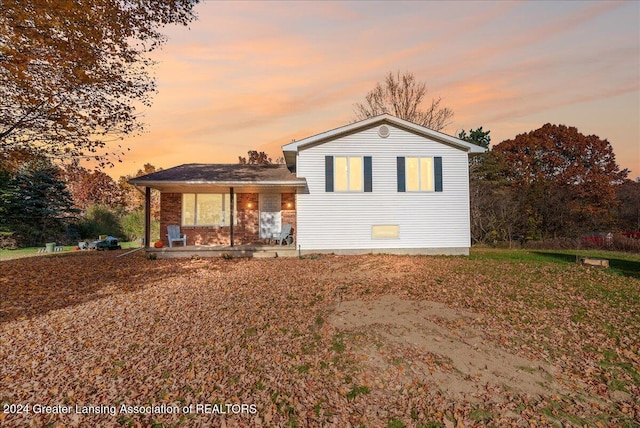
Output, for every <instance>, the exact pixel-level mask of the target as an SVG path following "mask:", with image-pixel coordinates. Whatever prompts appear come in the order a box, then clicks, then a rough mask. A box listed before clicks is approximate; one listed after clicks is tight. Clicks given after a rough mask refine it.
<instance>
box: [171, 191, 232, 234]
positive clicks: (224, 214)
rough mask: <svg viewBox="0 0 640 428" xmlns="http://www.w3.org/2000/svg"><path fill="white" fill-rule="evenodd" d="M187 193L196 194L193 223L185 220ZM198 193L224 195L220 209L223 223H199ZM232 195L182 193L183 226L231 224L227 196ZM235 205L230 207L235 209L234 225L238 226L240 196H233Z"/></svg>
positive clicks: (181, 219) (181, 218)
mask: <svg viewBox="0 0 640 428" xmlns="http://www.w3.org/2000/svg"><path fill="white" fill-rule="evenodd" d="M185 195H194V196H195V198H194V208H193V224H186V223H185V220H184V196H185ZM198 195H222V198H221V199H220V200H221V204H222V208H221V210H220V212H221V213H222V214H221V216H220V217H221V219H222V223H220V224H208V223H205V224H200V223H198ZM230 197H231V195H229V194H228V193H183V194H182V202H181V204H180V205H181V208H180V211H181V212H180V222H181V224H182V226H184V227H223V226H229V224H230V222H229V219H230V213H227V212H226V211H225V208H226V200H227V198H230ZM233 205H234V207H233V208H231V207H229V209H230V210H231V209H233V213H234V216H233V225H234V226H236V225H237V224H238V198H237V196H236V197H235V198H233Z"/></svg>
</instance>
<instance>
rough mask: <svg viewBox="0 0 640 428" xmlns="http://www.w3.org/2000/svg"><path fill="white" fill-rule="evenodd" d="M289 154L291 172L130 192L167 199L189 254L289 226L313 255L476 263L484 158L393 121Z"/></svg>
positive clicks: (163, 175) (160, 184)
mask: <svg viewBox="0 0 640 428" xmlns="http://www.w3.org/2000/svg"><path fill="white" fill-rule="evenodd" d="M282 150H283V153H284V158H285V161H286V165H240V164H235V165H233V164H213V165H212V164H188V165H181V166H178V167H175V168H170V169H166V170H163V171H159V172H155V173H152V174H149V175H146V176H142V177H138V178H135V179H132V180H131V181H130V183H132V184H134V185H136V186H139V187H144V188H146V195H147V205H149V200H150V189H151V188H154V189H158V190H159V191H160V192H161V197H160V205H161V215H160V217H161V220H160V223H161V230H162V231H166V227H167V226H168V225H171V224H177V225H180V227H181V231H182V232H183V233H186V235H187V245H189V246H192V245H230V246H237V245H251V244H254V243H256V242H260V241H261V240H265V239H268V238H269V237H270V236H271V235H272V234H273V233H277V232H279V231H280V228H281V227H282V225H283V224H287V223H288V224H292V226H293V230H294V235H295V246H296V249H298V250H299V251H300V252H303V253H308V252H334V253H369V252H385V253H420V254H468V253H469V247H470V244H471V238H470V219H469V173H468V155H469V154H473V153H482V152H484V151H485V149H484V148H482V147H479V146H476V145H474V144H471V143H467V142H465V141H462V140H459V139H457V138H454V137H452V136H449V135H446V134H443V133H440V132H436V131H433V130H431V129H428V128H425V127H422V126H419V125H416V124H413V123H411V122H407V121H405V120H402V119H399V118H397V117H394V116H391V115H388V114H384V115H380V116H376V117H373V118H369V119H366V120H363V121H360V122H355V123H351V124H348V125H345V126H342V127H340V128H336V129H333V130H330V131H327V132H323V133H321V134H317V135H314V136H311V137H308V138H305V139H303V140H299V141H294V142H291V143H289V144H286V145H284V146H283V147H282ZM147 208H148V207H147ZM147 211H148V210H147ZM148 216H149V214H148V212H147V222H149V220H148ZM147 228H148V226H147ZM147 236H148V231H147ZM164 239H166V237H164ZM146 242H148V239H147V240H146ZM165 243H166V242H165Z"/></svg>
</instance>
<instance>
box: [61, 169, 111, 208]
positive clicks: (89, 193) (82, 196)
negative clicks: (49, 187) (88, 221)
mask: <svg viewBox="0 0 640 428" xmlns="http://www.w3.org/2000/svg"><path fill="white" fill-rule="evenodd" d="M64 178H65V180H66V182H67V187H68V189H69V191H70V192H71V196H72V197H73V201H74V204H75V206H76V207H77V208H79V209H81V210H83V211H84V210H86V209H87V208H88V207H89V206H91V205H95V204H99V205H107V206H110V207H115V206H119V205H121V204H122V190H121V188H120V186H118V185H117V184H116V182H115V181H113V178H111V177H110V176H109V175H107V174H105V173H104V172H102V171H90V170H88V169H87V168H84V167H82V166H80V165H79V163H78V162H77V159H76V160H75V161H73V162H72V163H71V164H68V165H67V166H66V167H65V169H64Z"/></svg>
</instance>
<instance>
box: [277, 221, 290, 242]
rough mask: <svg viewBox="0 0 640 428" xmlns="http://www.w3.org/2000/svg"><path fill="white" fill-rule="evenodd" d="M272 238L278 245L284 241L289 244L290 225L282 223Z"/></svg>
mask: <svg viewBox="0 0 640 428" xmlns="http://www.w3.org/2000/svg"><path fill="white" fill-rule="evenodd" d="M273 239H275V240H276V243H277V244H278V245H282V243H283V242H284V243H286V245H291V243H292V242H293V235H292V234H291V225H290V224H283V225H282V229H281V231H280V233H279V234H278V233H274V234H273Z"/></svg>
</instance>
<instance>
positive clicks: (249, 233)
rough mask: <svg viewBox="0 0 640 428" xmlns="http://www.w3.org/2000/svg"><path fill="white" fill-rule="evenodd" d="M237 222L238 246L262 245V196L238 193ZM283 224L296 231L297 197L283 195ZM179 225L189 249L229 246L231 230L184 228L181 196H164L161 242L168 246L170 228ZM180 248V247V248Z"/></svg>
mask: <svg viewBox="0 0 640 428" xmlns="http://www.w3.org/2000/svg"><path fill="white" fill-rule="evenodd" d="M235 197H236V201H237V205H236V206H237V213H238V221H237V224H236V225H234V227H233V241H234V244H235V245H246V244H252V243H255V242H258V241H259V231H260V218H259V211H258V209H259V202H260V199H259V195H258V194H257V193H237V194H236V195H235ZM282 223H283V224H284V223H290V224H292V225H293V228H294V234H295V227H296V209H295V194H294V193H283V194H282ZM172 224H178V225H180V231H181V233H186V234H187V245H229V244H230V243H231V238H230V234H231V228H230V227H229V226H182V194H181V193H161V195H160V238H161V239H162V242H163V243H164V244H165V246H168V245H169V241H168V240H167V226H168V225H172ZM177 245H180V244H177Z"/></svg>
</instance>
